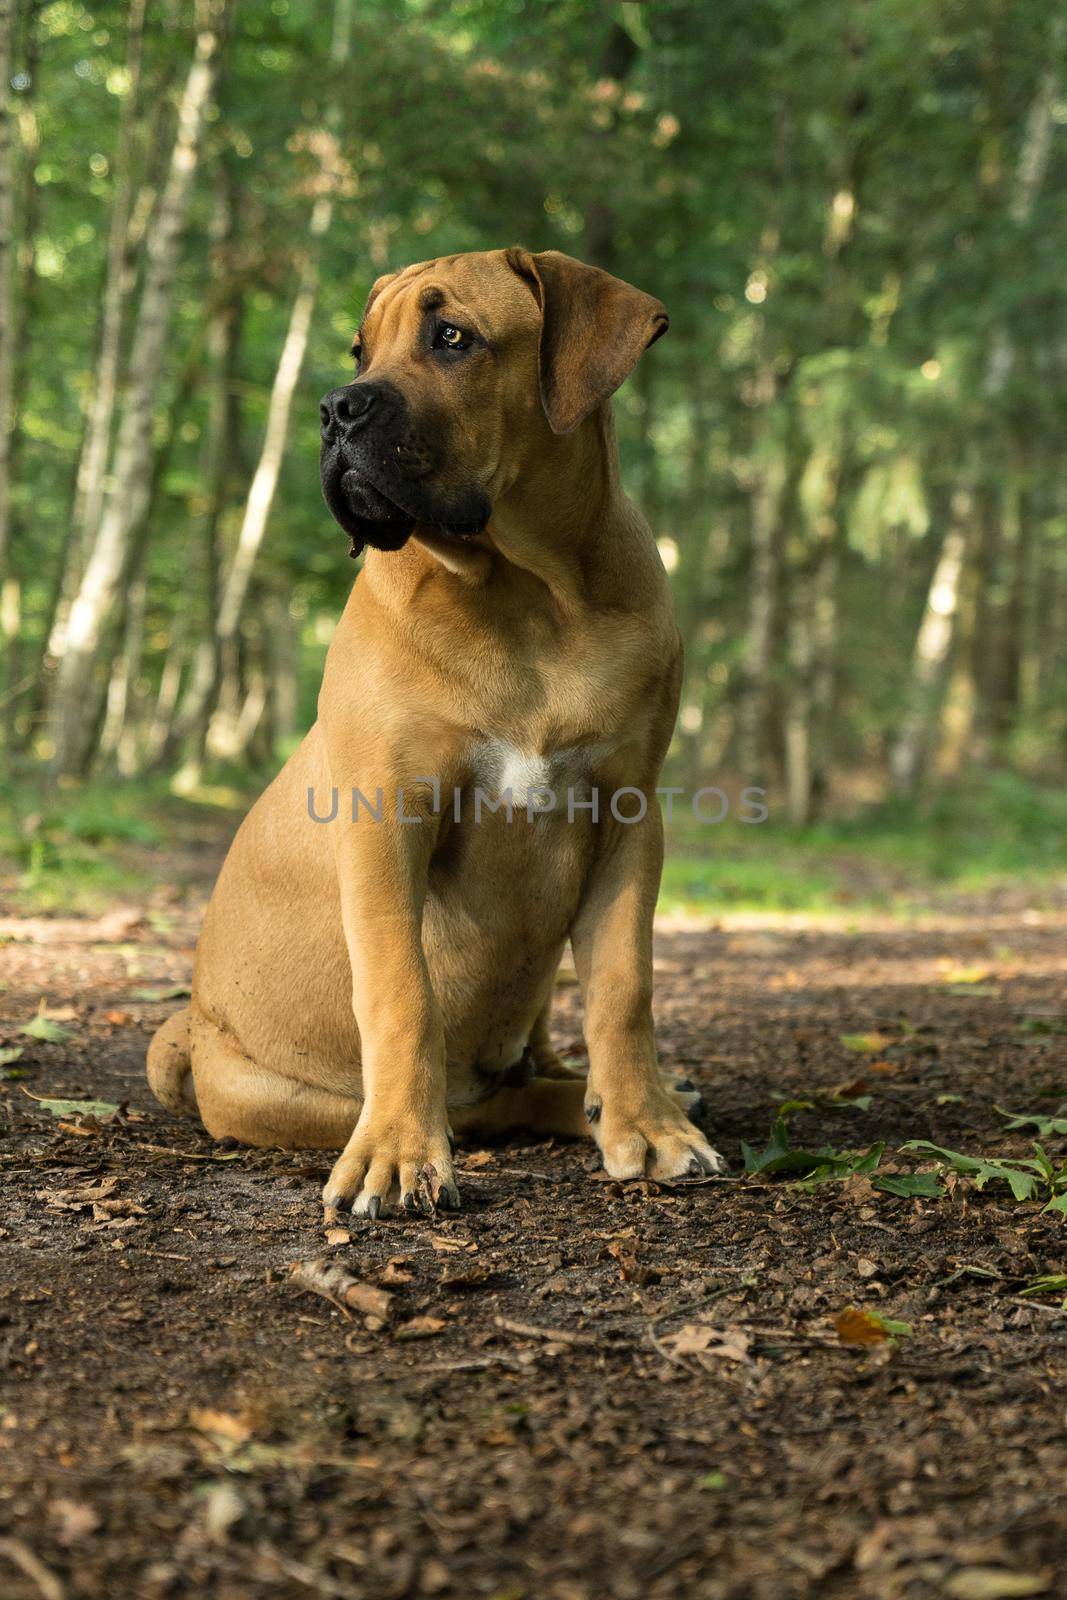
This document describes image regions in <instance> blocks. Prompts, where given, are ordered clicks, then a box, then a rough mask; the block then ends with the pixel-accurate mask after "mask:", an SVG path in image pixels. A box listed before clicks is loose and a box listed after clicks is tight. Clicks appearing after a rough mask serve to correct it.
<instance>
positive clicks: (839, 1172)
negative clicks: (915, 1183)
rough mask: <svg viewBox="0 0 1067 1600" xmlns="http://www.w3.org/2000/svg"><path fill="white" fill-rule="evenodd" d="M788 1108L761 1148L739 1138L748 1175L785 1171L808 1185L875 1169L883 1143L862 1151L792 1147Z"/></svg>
mask: <svg viewBox="0 0 1067 1600" xmlns="http://www.w3.org/2000/svg"><path fill="white" fill-rule="evenodd" d="M788 1109H789V1108H788V1107H787V1106H783V1107H782V1108H781V1110H780V1111H779V1113H778V1115H777V1116H776V1117H775V1119H774V1121H773V1122H772V1124H771V1132H770V1140H769V1142H768V1144H767V1146H766V1148H765V1149H764V1150H761V1151H756V1150H754V1149H753V1148H752V1146H751V1145H749V1144H746V1143H745V1142H744V1140H742V1142H741V1156H742V1160H743V1161H744V1167H745V1172H746V1173H747V1174H748V1175H749V1176H750V1177H768V1178H769V1177H779V1176H781V1175H782V1174H784V1173H788V1174H790V1175H792V1176H793V1178H794V1179H795V1180H796V1181H797V1186H798V1187H800V1188H806V1189H810V1188H814V1187H816V1186H817V1185H818V1184H820V1183H830V1182H832V1181H833V1180H835V1179H841V1178H848V1177H851V1176H852V1175H853V1174H854V1173H859V1174H861V1175H862V1174H868V1173H872V1172H874V1171H876V1170H877V1167H878V1163H879V1161H880V1160H881V1159H882V1152H883V1150H884V1149H885V1144H884V1143H879V1144H874V1145H872V1146H871V1147H870V1149H869V1150H864V1151H855V1150H850V1151H838V1150H834V1149H832V1148H830V1147H829V1146H826V1145H821V1146H819V1148H818V1149H815V1150H805V1149H803V1148H800V1147H794V1146H793V1145H792V1144H791V1143H790V1140H789V1128H788V1122H787V1116H786V1115H785V1114H783V1113H787V1111H788Z"/></svg>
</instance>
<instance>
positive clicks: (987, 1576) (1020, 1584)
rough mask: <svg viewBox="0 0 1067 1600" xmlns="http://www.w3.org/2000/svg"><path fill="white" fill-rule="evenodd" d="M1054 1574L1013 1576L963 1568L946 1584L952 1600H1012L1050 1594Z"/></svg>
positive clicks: (1004, 1570)
mask: <svg viewBox="0 0 1067 1600" xmlns="http://www.w3.org/2000/svg"><path fill="white" fill-rule="evenodd" d="M1051 1585H1052V1572H1051V1570H1049V1569H1046V1570H1045V1571H1043V1572H1009V1571H1008V1569H1007V1568H1006V1567H961V1568H960V1570H959V1571H958V1572H955V1573H953V1575H952V1577H951V1578H950V1579H949V1580H948V1582H947V1583H946V1584H945V1593H946V1594H947V1595H951V1596H952V1600H1012V1597H1016V1600H1018V1597H1020V1596H1024V1595H1031V1594H1048V1592H1049V1589H1050V1588H1051Z"/></svg>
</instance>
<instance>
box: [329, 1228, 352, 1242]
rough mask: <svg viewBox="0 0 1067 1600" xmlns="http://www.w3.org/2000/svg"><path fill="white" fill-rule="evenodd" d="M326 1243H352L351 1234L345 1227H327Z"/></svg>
mask: <svg viewBox="0 0 1067 1600" xmlns="http://www.w3.org/2000/svg"><path fill="white" fill-rule="evenodd" d="M326 1243H327V1244H351V1243H352V1235H351V1234H350V1233H349V1231H348V1229H347V1228H327V1229H326Z"/></svg>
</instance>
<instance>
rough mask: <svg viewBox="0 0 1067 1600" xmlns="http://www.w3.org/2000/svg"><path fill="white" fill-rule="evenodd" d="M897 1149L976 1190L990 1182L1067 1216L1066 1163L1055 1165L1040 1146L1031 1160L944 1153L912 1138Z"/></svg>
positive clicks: (1019, 1198)
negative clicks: (958, 1176)
mask: <svg viewBox="0 0 1067 1600" xmlns="http://www.w3.org/2000/svg"><path fill="white" fill-rule="evenodd" d="M900 1148H901V1153H902V1154H911V1155H917V1156H928V1157H932V1158H933V1159H934V1160H935V1161H937V1163H938V1165H939V1166H941V1167H942V1168H944V1169H946V1170H948V1171H950V1172H958V1173H960V1174H961V1175H962V1176H963V1177H965V1178H967V1179H969V1181H970V1182H971V1183H973V1184H974V1186H975V1188H976V1189H984V1188H985V1187H986V1185H987V1184H989V1183H1005V1184H1007V1186H1008V1188H1009V1189H1010V1190H1011V1193H1012V1198H1013V1199H1015V1200H1034V1199H1038V1198H1041V1197H1044V1198H1045V1199H1046V1200H1047V1204H1046V1206H1045V1210H1046V1211H1060V1212H1064V1213H1067V1161H1063V1162H1061V1163H1060V1165H1059V1166H1058V1167H1056V1166H1054V1165H1053V1163H1052V1161H1050V1159H1049V1157H1048V1155H1047V1154H1046V1153H1045V1151H1044V1149H1043V1148H1042V1147H1041V1145H1039V1144H1035V1145H1034V1147H1033V1148H1034V1156H1033V1159H1031V1160H1027V1159H1025V1158H1024V1159H1018V1160H1009V1159H999V1158H992V1157H989V1158H987V1157H984V1156H969V1155H965V1154H963V1153H962V1152H961V1151H959V1150H944V1149H942V1148H941V1146H940V1145H936V1144H931V1143H930V1142H929V1140H927V1139H912V1140H910V1141H909V1143H907V1144H904V1145H901V1147H900Z"/></svg>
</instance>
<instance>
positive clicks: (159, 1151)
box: [130, 1143, 238, 1161]
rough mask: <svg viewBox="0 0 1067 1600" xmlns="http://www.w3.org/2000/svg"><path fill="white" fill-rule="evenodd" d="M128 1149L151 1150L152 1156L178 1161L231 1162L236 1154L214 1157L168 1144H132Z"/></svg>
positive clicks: (203, 1152)
mask: <svg viewBox="0 0 1067 1600" xmlns="http://www.w3.org/2000/svg"><path fill="white" fill-rule="evenodd" d="M130 1148H131V1150H151V1152H152V1154H153V1155H157V1156H177V1157H178V1159H179V1160H180V1161H233V1160H235V1159H236V1157H237V1154H238V1152H236V1151H234V1150H226V1151H224V1152H223V1153H222V1154H221V1155H215V1154H214V1152H213V1151H210V1150H208V1151H198V1150H177V1149H175V1147H174V1146H173V1145H169V1144H139V1143H138V1144H132V1145H131V1146H130Z"/></svg>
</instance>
